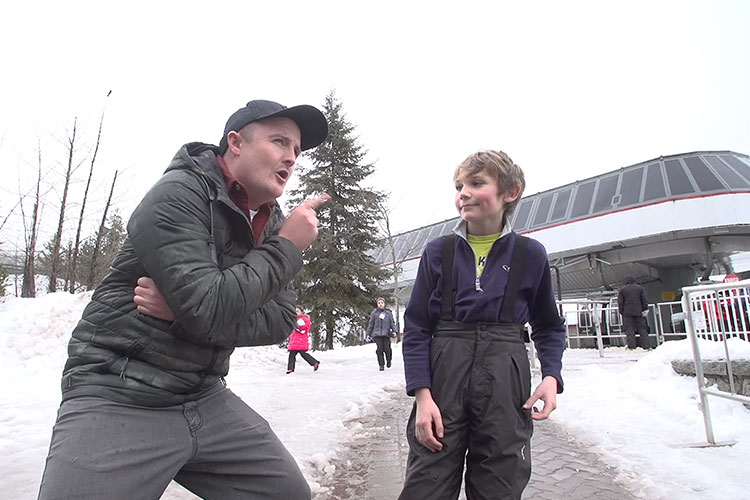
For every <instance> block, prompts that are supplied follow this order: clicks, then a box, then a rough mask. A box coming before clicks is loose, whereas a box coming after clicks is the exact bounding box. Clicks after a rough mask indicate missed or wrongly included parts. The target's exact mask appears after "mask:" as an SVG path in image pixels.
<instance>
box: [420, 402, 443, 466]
mask: <svg viewBox="0 0 750 500" xmlns="http://www.w3.org/2000/svg"><path fill="white" fill-rule="evenodd" d="M415 395H416V399H417V416H416V422H415V424H416V425H415V429H414V431H415V432H414V433H415V434H416V438H417V441H419V442H420V443H421V444H422V446H424V447H425V448H427V449H428V450H430V451H432V452H435V451H440V450H442V449H443V443H441V442H440V441H438V438H440V439H442V438H443V432H444V429H443V417H441V416H440V409H439V408H438V407H437V405H436V404H435V401H434V400H433V399H432V393H431V392H430V390H429V389H427V388H426V387H421V388H419V389H417V390H416V391H415Z"/></svg>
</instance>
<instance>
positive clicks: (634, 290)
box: [617, 275, 651, 349]
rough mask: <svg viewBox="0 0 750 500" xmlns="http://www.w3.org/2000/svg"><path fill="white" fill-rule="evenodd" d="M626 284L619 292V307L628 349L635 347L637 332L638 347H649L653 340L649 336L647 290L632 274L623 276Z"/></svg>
mask: <svg viewBox="0 0 750 500" xmlns="http://www.w3.org/2000/svg"><path fill="white" fill-rule="evenodd" d="M623 283H624V286H623V287H622V288H620V290H619V291H618V292H617V308H618V310H619V311H620V316H622V329H623V330H624V331H625V338H626V339H627V344H628V349H635V347H636V334H638V343H637V345H638V347H642V348H644V349H649V348H650V347H651V340H650V339H649V338H648V326H647V323H646V317H647V316H648V300H647V299H646V291H645V290H644V289H643V287H642V286H641V285H639V284H638V283H636V282H635V278H634V277H633V276H631V275H625V276H624V277H623Z"/></svg>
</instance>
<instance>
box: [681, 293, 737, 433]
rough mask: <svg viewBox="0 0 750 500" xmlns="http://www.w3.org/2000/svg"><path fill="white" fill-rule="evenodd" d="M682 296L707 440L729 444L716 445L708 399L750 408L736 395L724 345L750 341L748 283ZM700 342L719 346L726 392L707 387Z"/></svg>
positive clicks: (728, 357) (729, 352) (730, 359)
mask: <svg viewBox="0 0 750 500" xmlns="http://www.w3.org/2000/svg"><path fill="white" fill-rule="evenodd" d="M682 292H683V295H682V308H683V311H685V326H686V330H687V335H688V337H689V338H690V344H691V346H692V348H693V361H694V362H695V375H696V376H695V378H696V380H697V382H698V393H699V395H700V408H701V411H702V412H703V422H704V425H705V428H706V439H707V440H708V442H709V443H710V444H711V445H718V446H721V445H725V444H729V443H717V442H716V439H715V437H714V432H713V425H712V423H711V411H710V408H709V404H708V403H709V399H708V396H717V397H721V398H726V399H731V400H733V401H739V402H741V403H744V404H750V397H748V396H745V395H743V394H739V393H738V392H737V387H736V385H735V377H734V373H733V370H732V356H731V354H732V353H731V351H730V346H729V343H728V342H727V340H728V339H733V338H739V339H742V340H745V341H747V340H750V332H748V323H750V320H749V319H750V318H748V314H749V313H750V280H745V281H740V282H735V283H719V284H713V285H697V286H690V287H685V288H683V289H682ZM699 339H704V340H706V341H714V342H722V344H723V347H724V358H723V359H719V360H718V362H720V363H722V364H724V365H725V367H726V370H725V371H724V373H725V374H726V377H727V378H728V381H729V384H728V389H729V390H728V391H723V390H719V389H718V387H715V386H711V387H707V385H706V379H705V376H704V375H705V372H704V366H703V364H704V360H703V358H702V357H701V353H700V344H701V342H699ZM716 362H717V360H713V363H716Z"/></svg>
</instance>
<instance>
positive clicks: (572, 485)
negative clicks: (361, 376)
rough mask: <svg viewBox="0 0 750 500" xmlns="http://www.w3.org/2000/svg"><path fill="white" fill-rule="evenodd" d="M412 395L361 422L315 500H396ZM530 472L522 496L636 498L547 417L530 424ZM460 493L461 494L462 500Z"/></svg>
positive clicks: (398, 396)
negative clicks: (358, 436)
mask: <svg viewBox="0 0 750 500" xmlns="http://www.w3.org/2000/svg"><path fill="white" fill-rule="evenodd" d="M413 401H414V400H413V398H409V397H407V396H406V395H405V394H404V393H403V392H402V391H399V392H398V393H394V394H393V398H392V400H391V401H390V402H389V403H388V404H383V405H382V408H381V409H380V411H379V415H378V416H377V417H371V418H369V419H368V420H367V421H365V422H362V424H363V426H364V429H365V430H364V431H363V433H364V435H363V436H362V437H363V439H362V440H361V442H360V444H356V445H353V446H352V447H351V451H350V453H349V455H348V456H347V457H346V458H344V459H342V460H341V461H340V462H339V463H338V464H337V471H338V472H337V474H336V476H335V478H334V480H333V483H332V484H328V485H327V486H329V487H330V488H331V491H330V492H329V493H327V494H325V495H322V496H318V497H316V500H349V499H358V500H360V499H361V500H395V499H396V498H397V497H398V495H399V493H400V492H401V486H402V485H403V481H404V468H405V466H406V457H407V455H408V452H409V446H408V444H407V443H406V430H405V429H406V422H407V420H408V418H409V413H410V412H411V405H412V403H413ZM531 450H532V457H533V459H532V460H533V462H532V463H533V465H532V475H531V481H530V482H529V485H528V486H527V487H526V490H525V491H524V495H523V498H524V500H531V499H533V500H558V499H565V500H600V499H607V500H635V499H636V498H637V497H636V496H634V495H633V494H632V493H631V492H629V491H628V490H627V489H626V488H625V487H624V486H623V485H622V484H620V483H617V482H615V480H614V478H615V476H616V471H615V470H613V469H612V468H610V467H609V466H607V465H606V464H604V463H603V462H602V461H601V459H600V457H599V455H597V454H595V453H592V452H590V451H588V450H587V449H586V448H585V447H584V446H583V445H581V444H580V443H578V442H577V441H576V440H575V438H573V437H572V436H570V435H568V434H567V433H566V432H565V431H564V430H563V429H562V427H560V426H559V425H557V424H554V423H553V422H550V421H547V422H544V423H537V424H536V425H535V426H534V437H533V438H532V446H531ZM465 498H466V497H465V496H464V494H463V492H462V493H461V496H460V497H459V499H460V500H465Z"/></svg>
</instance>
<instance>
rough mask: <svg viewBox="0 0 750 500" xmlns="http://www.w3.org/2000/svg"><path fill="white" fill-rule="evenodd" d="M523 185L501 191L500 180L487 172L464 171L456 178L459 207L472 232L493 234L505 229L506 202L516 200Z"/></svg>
mask: <svg viewBox="0 0 750 500" xmlns="http://www.w3.org/2000/svg"><path fill="white" fill-rule="evenodd" d="M520 189H521V188H520V187H518V186H516V188H513V189H507V190H505V192H504V193H502V192H501V187H500V186H499V183H498V181H497V180H496V179H495V178H494V177H492V176H490V175H488V174H487V173H486V172H477V173H473V174H470V173H467V172H461V173H459V175H458V177H457V178H456V209H457V210H458V213H459V215H460V216H461V218H462V219H464V220H465V221H466V222H467V223H468V224H469V232H470V233H471V234H476V235H481V234H494V233H499V232H501V231H502V229H503V214H504V213H505V205H506V204H508V203H510V202H512V201H513V200H515V199H516V198H517V197H518V195H519V193H520Z"/></svg>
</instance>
